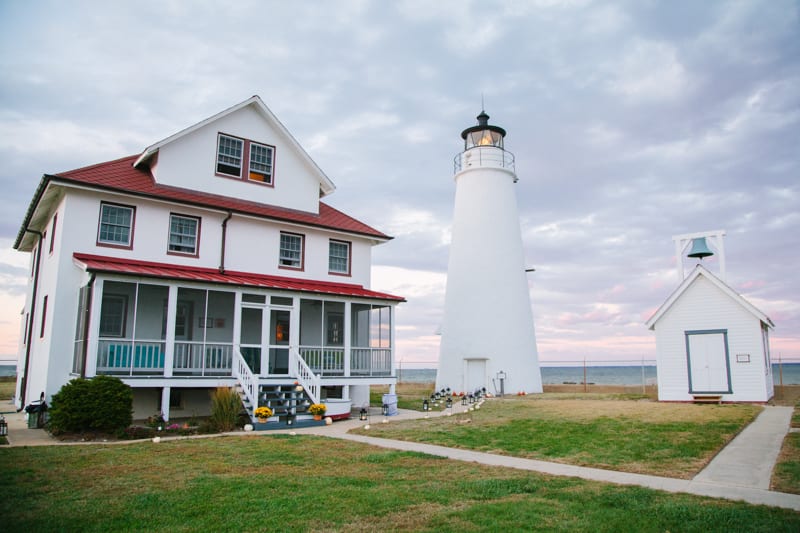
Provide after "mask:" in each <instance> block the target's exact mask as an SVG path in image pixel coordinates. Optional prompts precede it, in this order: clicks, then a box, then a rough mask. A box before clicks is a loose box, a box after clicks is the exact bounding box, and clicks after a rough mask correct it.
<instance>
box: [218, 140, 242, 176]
mask: <svg viewBox="0 0 800 533" xmlns="http://www.w3.org/2000/svg"><path fill="white" fill-rule="evenodd" d="M218 146H219V148H218V150H217V172H218V173H220V174H227V175H229V176H241V175H242V150H243V148H244V141H243V140H241V139H235V138H233V137H228V136H227V135H222V134H220V136H219V145H218Z"/></svg>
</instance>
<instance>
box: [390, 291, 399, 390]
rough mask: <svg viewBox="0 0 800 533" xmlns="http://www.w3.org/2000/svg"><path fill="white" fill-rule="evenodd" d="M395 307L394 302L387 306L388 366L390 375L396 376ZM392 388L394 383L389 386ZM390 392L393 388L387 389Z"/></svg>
mask: <svg viewBox="0 0 800 533" xmlns="http://www.w3.org/2000/svg"><path fill="white" fill-rule="evenodd" d="M395 309H397V306H396V305H395V304H392V305H390V306H389V365H390V366H389V368H391V373H392V374H391V375H392V376H394V377H397V369H396V368H395V366H394V363H395V352H394V350H395V347H394V344H395V335H394V311H395ZM391 388H392V389H394V385H392V386H391ZM389 393H390V394H394V390H390V391H389Z"/></svg>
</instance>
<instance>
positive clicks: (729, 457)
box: [694, 406, 793, 490]
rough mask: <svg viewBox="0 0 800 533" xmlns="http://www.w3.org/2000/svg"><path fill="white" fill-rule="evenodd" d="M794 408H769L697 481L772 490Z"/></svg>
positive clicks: (740, 434) (716, 458) (702, 472)
mask: <svg viewBox="0 0 800 533" xmlns="http://www.w3.org/2000/svg"><path fill="white" fill-rule="evenodd" d="M792 411H793V409H792V408H791V407H777V406H766V407H764V410H763V411H762V412H761V414H760V415H758V417H757V418H756V419H755V420H754V421H753V422H752V423H751V424H750V425H749V426H747V427H746V428H744V430H742V432H741V433H739V435H737V436H736V438H734V439H733V440H732V441H731V442H729V443H728V445H727V446H725V448H723V449H722V451H720V452H719V453H718V454H717V456H716V457H714V459H712V460H711V462H710V463H709V464H708V466H706V468H705V469H703V471H701V472H700V473H699V474H697V475H696V476H695V477H694V481H698V482H704V483H720V484H723V485H731V486H736V487H754V488H758V489H764V490H768V489H769V482H770V478H771V477H772V469H773V468H774V467H775V461H777V459H778V455H779V454H780V453H781V446H782V445H783V438H784V437H785V436H786V433H788V431H789V425H790V424H791V421H792Z"/></svg>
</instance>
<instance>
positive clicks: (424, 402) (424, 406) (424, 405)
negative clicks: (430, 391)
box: [422, 398, 430, 411]
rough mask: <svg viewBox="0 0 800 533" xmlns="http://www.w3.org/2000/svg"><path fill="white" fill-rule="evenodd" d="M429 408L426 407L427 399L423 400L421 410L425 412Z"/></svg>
mask: <svg viewBox="0 0 800 533" xmlns="http://www.w3.org/2000/svg"><path fill="white" fill-rule="evenodd" d="M429 408H430V406H429V405H428V399H427V398H425V399H424V400H422V410H423V411H427V410H428V409H429Z"/></svg>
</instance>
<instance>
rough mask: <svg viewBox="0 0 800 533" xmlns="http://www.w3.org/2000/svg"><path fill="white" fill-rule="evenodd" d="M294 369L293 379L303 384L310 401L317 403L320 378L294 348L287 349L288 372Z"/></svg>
mask: <svg viewBox="0 0 800 533" xmlns="http://www.w3.org/2000/svg"><path fill="white" fill-rule="evenodd" d="M292 371H294V372H293V373H294V375H295V379H297V381H298V383H300V385H302V386H303V388H304V389H305V391H306V393H307V394H308V396H309V397H310V398H311V401H312V402H314V403H319V394H320V378H319V376H317V375H315V374H314V371H313V370H311V367H310V366H308V365H307V364H306V362H305V361H303V358H302V357H300V354H299V353H298V352H297V350H295V349H294V348H290V349H289V372H290V373H292Z"/></svg>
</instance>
